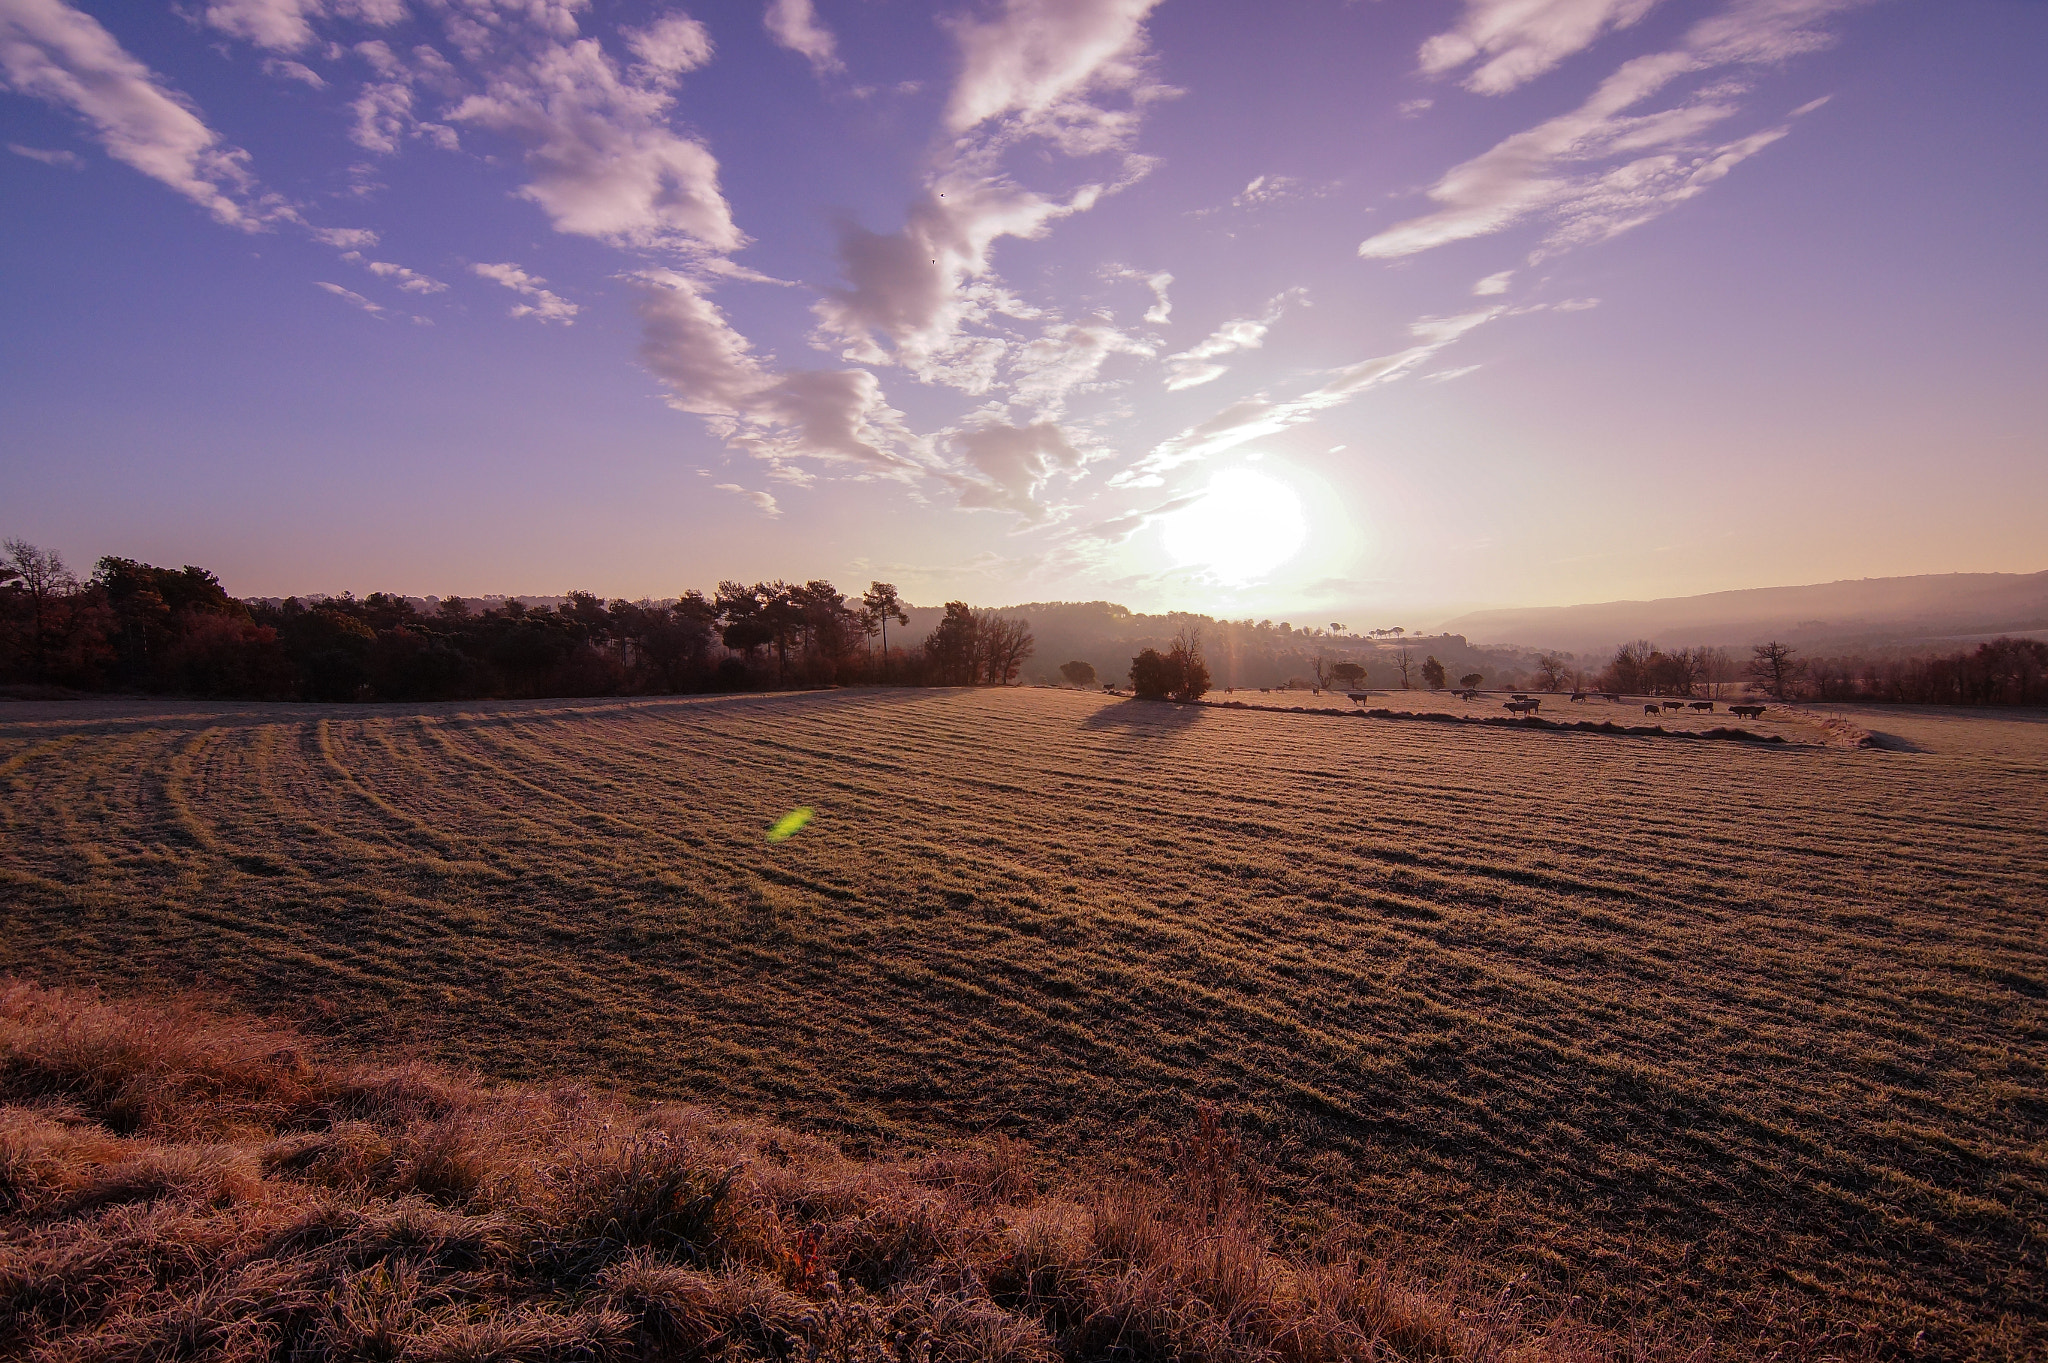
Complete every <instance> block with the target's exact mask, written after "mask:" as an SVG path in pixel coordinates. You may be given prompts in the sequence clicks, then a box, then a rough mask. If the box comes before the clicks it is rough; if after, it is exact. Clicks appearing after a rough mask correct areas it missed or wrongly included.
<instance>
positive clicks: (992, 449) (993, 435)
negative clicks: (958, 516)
mask: <svg viewBox="0 0 2048 1363" xmlns="http://www.w3.org/2000/svg"><path fill="white" fill-rule="evenodd" d="M950 443H951V444H952V446H953V449H954V450H955V451H956V452H957V453H958V455H959V457H960V461H961V463H962V465H964V466H965V468H966V469H967V470H968V473H967V474H966V475H964V476H962V475H955V476H953V477H951V478H949V479H948V480H947V481H949V482H950V483H952V484H953V486H954V487H955V488H956V489H957V490H958V492H959V494H960V505H961V506H963V507H967V508H969V509H973V510H989V511H1014V512H1016V513H1017V514H1018V515H1020V516H1023V517H1024V518H1025V519H1026V520H1027V521H1040V520H1043V519H1045V518H1046V516H1047V515H1048V514H1049V510H1048V508H1047V507H1046V506H1044V505H1043V504H1042V503H1041V502H1040V501H1039V500H1038V494H1039V492H1040V491H1041V490H1042V489H1043V488H1044V487H1045V486H1046V484H1047V483H1048V482H1050V481H1051V479H1052V478H1053V477H1054V476H1055V475H1058V474H1067V475H1072V474H1074V473H1077V472H1079V471H1080V469H1081V466H1082V464H1083V463H1084V462H1085V456H1084V455H1083V454H1082V452H1081V451H1080V450H1079V449H1078V448H1076V447H1075V445H1074V442H1073V440H1072V438H1071V437H1070V436H1069V435H1068V433H1067V432H1065V431H1063V430H1061V429H1060V428H1059V427H1058V426H1057V425H1055V424H1054V423H1052V422H1050V421H1037V422H1033V423H1031V424H1030V425H1028V426H1013V425H1010V424H1008V423H989V424H985V425H978V426H972V427H969V428H968V429H966V430H964V431H957V432H954V433H952V435H951V440H950Z"/></svg>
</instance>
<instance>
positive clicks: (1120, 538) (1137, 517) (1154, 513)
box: [1070, 480, 1208, 544]
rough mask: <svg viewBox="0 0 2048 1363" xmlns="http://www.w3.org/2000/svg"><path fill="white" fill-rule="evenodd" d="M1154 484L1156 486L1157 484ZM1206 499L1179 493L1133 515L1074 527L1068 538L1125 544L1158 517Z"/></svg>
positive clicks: (1125, 513) (1121, 515) (1124, 513)
mask: <svg viewBox="0 0 2048 1363" xmlns="http://www.w3.org/2000/svg"><path fill="white" fill-rule="evenodd" d="M1154 481H1155V482H1156V481H1157V480H1154ZM1126 486H1136V487H1143V486H1148V484H1145V483H1131V484H1127V485H1126ZM1206 495H1208V494H1206V493H1203V492H1187V493H1182V494H1180V495H1179V496H1176V497H1169V498H1168V499H1167V500H1165V501H1163V502H1160V503H1159V504H1158V505H1156V506H1148V507H1143V508H1141V509H1139V510H1136V511H1126V512H1123V513H1121V514H1119V515H1115V516H1109V517H1105V518H1104V519H1102V520H1099V521H1095V522H1093V523H1091V524H1088V525H1082V526H1076V527H1074V529H1073V530H1072V531H1071V532H1070V534H1071V538H1073V539H1077V540H1095V541H1098V542H1100V543H1102V544H1122V543H1123V542H1124V541H1125V540H1128V539H1129V538H1130V537H1131V536H1133V535H1135V534H1137V533H1138V532H1139V531H1140V530H1143V529H1144V528H1145V527H1146V526H1148V525H1150V524H1152V522H1154V521H1156V520H1158V519H1159V518H1160V517H1162V516H1171V515H1172V514H1173V513H1174V512H1176V511H1181V510H1185V509H1186V508H1188V507H1191V506H1193V505H1194V504H1195V503H1196V502H1199V501H1201V500H1202V498H1203V497H1205V496H1206Z"/></svg>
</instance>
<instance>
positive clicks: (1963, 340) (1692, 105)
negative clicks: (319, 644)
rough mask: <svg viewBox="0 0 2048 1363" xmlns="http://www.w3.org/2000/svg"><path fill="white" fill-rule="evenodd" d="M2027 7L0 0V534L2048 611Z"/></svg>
mask: <svg viewBox="0 0 2048 1363" xmlns="http://www.w3.org/2000/svg"><path fill="white" fill-rule="evenodd" d="M2044 59H2048V3H2042V0H1939V3H1936V2H1935V0H1351V2H1350V3H1343V2H1342V0H1272V2H1271V3H1267V4H1259V5H1249V4H1244V3H1242V2H1241V0H1238V2H1236V3H1233V2H1232V0H948V3H942V4H939V5H919V4H913V3H907V2H905V0H719V2H718V3H707V4H697V5H693V6H688V7H685V6H675V5H664V4H649V3H622V2H608V0H184V3H177V4H165V5H157V4H152V3H148V2H147V0H120V3H107V2H104V0H101V2H97V3H94V2H83V3H67V0H0V143H4V145H5V148H6V151H5V154H4V155H0V284H4V287H0V533H4V534H6V535H8V536H19V537H23V538H26V539H29V540H31V541H34V542H37V543H40V544H43V545H45V546H47V547H51V548H55V549H57V550H59V551H60V552H62V553H63V554H65V556H66V557H67V558H68V559H70V560H71V562H72V563H73V565H74V566H77V567H81V568H82V567H85V566H87V565H89V564H90V563H91V561H92V560H93V559H94V558H96V557H97V556H99V555H101V554H119V555H121V556H124V557H129V558H138V559H143V560H146V561H150V562H157V563H163V564H171V565H177V564H183V563H197V564H201V565H203V566H206V567H209V568H211V569H213V570H215V571H217V572H218V573H220V575H221V577H222V579H223V581H224V582H225V583H226V585H227V586H228V588H229V590H230V591H232V592H235V593H236V594H238V595H247V596H254V595H284V594H289V593H311V592H338V591H342V590H353V591H357V592H367V591H372V590H387V591H399V592H406V593H412V594H421V595H424V594H430V593H431V594H438V595H446V594H450V593H457V594H463V595H480V594H485V593H492V592H507V593H535V594H540V593H557V592H563V591H567V590H571V589H580V590H589V591H594V592H597V593H598V594H599V595H602V596H626V597H634V598H638V597H643V596H653V597H664V596H673V595H676V594H678V593H680V592H682V591H684V590H686V589H688V588H692V587H698V588H709V587H711V586H713V585H714V584H715V583H716V582H718V581H719V580H721V579H725V578H739V579H744V580H749V581H751V580H755V579H763V578H778V577H779V578H787V579H792V580H806V579H812V578H819V577H824V578H829V579H831V580H833V581H835V582H837V583H838V584H839V585H840V586H841V587H842V588H843V589H852V590H858V589H859V588H861V587H863V586H865V585H866V584H867V583H868V582H869V581H870V580H873V579H881V580H887V581H892V582H895V583H896V584H898V585H899V587H901V588H902V590H903V592H904V594H905V595H906V596H907V597H908V598H909V599H911V600H913V601H918V602H922V603H930V602H936V601H941V600H945V599H948V598H953V597H959V598H964V599H967V600H969V601H973V602H976V603H979V604H999V603H1015V602H1024V601H1042V600H1094V599H1109V600H1114V601H1119V602H1122V603H1124V604H1126V605H1128V606H1131V607H1132V608H1134V609H1140V610H1162V609H1191V610H1200V611H1206V612H1211V613H1215V614H1220V615H1226V616H1231V617H1243V616H1254V615H1257V616H1264V615H1274V616H1278V615H1280V614H1283V613H1293V614H1295V615H1297V616H1300V615H1304V614H1306V615H1310V616H1312V617H1314V618H1317V619H1323V618H1328V619H1333V620H1337V621H1340V622H1347V623H1349V624H1350V625H1351V627H1352V628H1358V629H1363V628H1369V627H1374V626H1383V625H1391V624H1394V623H1403V624H1408V625H1417V624H1424V623H1428V622H1430V621H1431V619H1432V617H1434V618H1438V619H1440V618H1444V617H1446V616H1448V615H1450V614H1454V613H1456V612H1457V611H1460V610H1464V609H1470V608H1474V607H1480V606H1508V605H1536V604H1563V603H1571V602H1581V601H1604V600H1615V599H1635V598H1648V597H1658V596H1673V595H1684V594H1690V593H1695V592H1706V591H1716V590H1723V589H1728V588H1738V587H1752V586H1767V585H1775V584H1783V583H1799V582H1817V581H1828V580H1833V579H1839V578H1851V577H1870V576H1887V575H1895V574H1911V573H1927V572H1958V571H2008V572H2031V571H2038V570H2041V569H2043V568H2048V550H2044V548H2043V546H2044V545H2048V533H2044V530H2048V381H2044V380H2043V378H2042V369H2043V360H2044V358H2048V264H2044V253H2043V252H2042V251H2041V249H2040V247H2041V241H2042V232H2043V228H2042V226H2041V224H2042V222H2043V221H2044V220H2048V134H2044V131H2043V130H2044V129H2048V81H2043V80H2041V79H2040V72H2041V71H2042V69H2043V67H2044Z"/></svg>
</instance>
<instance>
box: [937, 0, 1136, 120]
mask: <svg viewBox="0 0 2048 1363" xmlns="http://www.w3.org/2000/svg"><path fill="white" fill-rule="evenodd" d="M1158 2H1159V0H1004V3H1003V5H1002V8H1001V10H1000V11H999V12H998V13H997V14H995V15H994V16H993V17H991V18H989V19H974V18H969V17H965V16H963V17H960V18H956V19H954V20H953V21H952V28H953V32H954V36H955V38H956V40H957V41H958V43H959V45H960V54H961V58H962V69H961V72H960V78H959V80H958V81H957V82H955V84H954V86H953V92H952V95H951V97H950V98H949V99H948V101H947V104H946V127H947V128H948V129H949V130H950V131H952V132H955V133H963V132H966V131H968V130H969V129H971V128H975V127H978V126H980V125H981V124H983V123H986V122H988V121H989V120H991V119H1001V118H1007V119H1012V120H1014V123H1015V126H1016V128H1017V130H1018V131H1019V132H1025V133H1032V134H1036V135H1039V136H1044V137H1048V138H1051V139H1052V140H1054V141H1055V142H1057V143H1058V144H1059V145H1060V146H1062V147H1063V148H1064V149H1066V150H1068V151H1070V152H1081V151H1101V150H1107V149H1109V148H1111V147H1114V146H1119V145H1121V144H1122V143H1123V141H1124V140H1125V139H1127V138H1128V136H1129V135H1130V133H1131V131H1132V130H1133V129H1134V128H1135V126H1136V110H1135V108H1134V109H1132V110H1128V111H1112V110H1109V109H1106V108H1103V107H1101V106H1100V105H1099V104H1097V103H1094V102H1093V98H1094V97H1098V96H1101V95H1104V94H1110V93H1128V94H1130V95H1132V96H1133V102H1134V105H1137V106H1142V105H1143V104H1144V103H1145V102H1146V101H1147V100H1150V99H1155V98H1158V97H1160V96H1161V95H1163V94H1165V93H1167V91H1166V89H1165V87H1163V86H1160V85H1158V84H1157V83H1156V82H1153V81H1151V80H1150V79H1149V78H1148V77H1147V75H1146V71H1145V41H1146V40H1145V29H1144V21H1145V16H1146V15H1147V14H1149V13H1151V11H1152V9H1153V7H1154V6H1155V5H1157V4H1158Z"/></svg>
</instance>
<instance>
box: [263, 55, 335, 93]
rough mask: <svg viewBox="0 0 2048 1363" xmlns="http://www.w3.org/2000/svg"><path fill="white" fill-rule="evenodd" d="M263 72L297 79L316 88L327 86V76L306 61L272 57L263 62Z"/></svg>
mask: <svg viewBox="0 0 2048 1363" xmlns="http://www.w3.org/2000/svg"><path fill="white" fill-rule="evenodd" d="M263 73H264V74H265V75H268V76H277V77H280V78H282V79H284V80H295V81H297V82H299V83H300V84H301V85H310V86H312V87H313V88H314V89H315V90H325V89H326V88H327V78H326V77H325V76H323V75H321V74H320V73H319V72H318V71H315V70H314V69H313V68H312V67H310V66H307V65H306V64H305V63H304V62H293V61H280V60H278V59H277V58H275V57H272V58H270V59H269V60H267V61H265V62H264V63H263Z"/></svg>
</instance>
